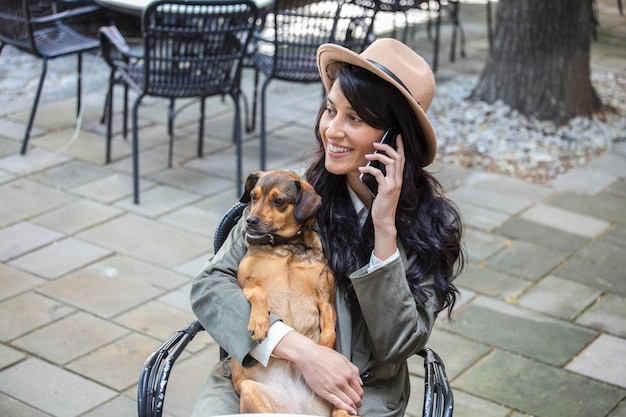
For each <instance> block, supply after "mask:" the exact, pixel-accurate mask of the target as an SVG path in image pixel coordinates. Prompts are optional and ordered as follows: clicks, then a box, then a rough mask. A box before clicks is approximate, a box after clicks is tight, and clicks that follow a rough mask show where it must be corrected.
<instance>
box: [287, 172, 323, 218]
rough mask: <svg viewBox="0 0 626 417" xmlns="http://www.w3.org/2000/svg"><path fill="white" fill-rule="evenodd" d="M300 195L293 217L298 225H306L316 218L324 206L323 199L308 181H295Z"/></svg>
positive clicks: (297, 198)
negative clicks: (312, 218) (318, 211)
mask: <svg viewBox="0 0 626 417" xmlns="http://www.w3.org/2000/svg"><path fill="white" fill-rule="evenodd" d="M294 183H295V185H296V189H297V190H298V195H297V197H296V202H295V204H294V209H293V216H294V217H295V218H296V221H297V222H298V223H305V222H306V221H307V220H309V219H310V218H311V217H313V216H315V213H317V210H319V208H320V207H321V205H322V197H320V196H319V194H317V193H316V192H315V189H314V188H313V186H312V185H311V184H309V183H308V182H306V181H301V180H296V181H294Z"/></svg>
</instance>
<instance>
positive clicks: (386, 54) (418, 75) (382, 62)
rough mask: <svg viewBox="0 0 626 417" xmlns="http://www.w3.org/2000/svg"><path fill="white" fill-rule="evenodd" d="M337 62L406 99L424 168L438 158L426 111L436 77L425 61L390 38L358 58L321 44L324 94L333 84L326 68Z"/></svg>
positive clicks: (321, 72)
mask: <svg viewBox="0 0 626 417" xmlns="http://www.w3.org/2000/svg"><path fill="white" fill-rule="evenodd" d="M338 62H345V63H348V64H352V65H355V66H357V67H361V68H365V69H366V70H368V71H370V72H372V73H374V74H376V75H377V76H379V77H380V78H382V79H384V80H386V81H389V82H390V83H391V84H393V85H394V86H395V87H396V88H397V89H398V90H399V91H400V92H401V93H402V94H403V95H404V97H406V99H407V101H408V102H409V105H410V106H411V108H412V109H413V112H414V113H415V115H416V116H417V120H418V121H419V124H420V126H421V127H422V130H423V131H424V135H425V138H426V154H425V155H424V166H428V165H430V164H431V163H432V162H433V160H434V159H435V156H436V155H437V136H436V135H435V131H434V130H433V126H432V125H431V124H430V120H428V116H426V111H427V110H428V108H429V107H430V103H431V102H432V101H433V96H434V95H435V76H434V75H433V72H432V70H431V69H430V66H429V65H428V63H427V62H426V61H425V60H424V58H422V57H421V56H419V55H418V54H417V53H415V52H414V51H413V50H412V49H411V48H409V47H408V46H406V45H405V44H403V43H402V42H400V41H397V40H395V39H392V38H380V39H377V40H375V41H374V42H373V43H372V44H371V45H370V46H369V47H368V48H367V49H366V50H365V51H363V52H362V53H361V54H357V53H356V52H354V51H351V50H350V49H347V48H344V47H343V46H340V45H336V44H332V43H326V44H323V45H321V46H320V47H319V48H318V50H317V68H318V69H319V72H320V75H321V77H322V82H323V83H324V88H326V91H329V90H330V88H331V86H332V82H333V79H332V76H333V74H332V73H331V74H329V73H328V71H331V69H330V68H329V65H331V64H333V63H338Z"/></svg>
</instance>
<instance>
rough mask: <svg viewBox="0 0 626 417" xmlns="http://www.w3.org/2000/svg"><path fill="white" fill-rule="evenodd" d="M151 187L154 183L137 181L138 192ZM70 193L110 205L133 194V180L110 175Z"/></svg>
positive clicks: (119, 175) (122, 175)
mask: <svg viewBox="0 0 626 417" xmlns="http://www.w3.org/2000/svg"><path fill="white" fill-rule="evenodd" d="M152 186H154V183H152V182H151V181H147V180H144V179H140V180H139V189H140V190H145V189H146V188H149V187H152ZM72 192H73V193H76V194H79V195H81V196H83V197H87V198H91V199H93V200H97V201H99V202H101V203H105V204H110V203H113V202H114V201H117V200H119V199H121V198H124V197H129V196H131V195H132V194H133V180H132V177H131V176H128V175H125V174H119V173H118V174H111V175H109V176H106V177H104V178H100V179H97V180H95V181H90V182H89V183H87V184H84V185H81V186H78V187H76V188H73V189H72Z"/></svg>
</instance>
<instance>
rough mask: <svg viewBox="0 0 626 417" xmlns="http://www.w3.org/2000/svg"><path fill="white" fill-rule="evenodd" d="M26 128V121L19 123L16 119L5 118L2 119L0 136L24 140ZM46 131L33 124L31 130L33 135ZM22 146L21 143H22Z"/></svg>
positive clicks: (18, 140) (19, 140)
mask: <svg viewBox="0 0 626 417" xmlns="http://www.w3.org/2000/svg"><path fill="white" fill-rule="evenodd" d="M25 129H26V124H25V123H19V122H17V121H15V120H10V119H5V118H3V119H2V120H1V121H0V136H2V137H4V138H7V139H13V140H14V141H16V142H22V140H23V139H24V130H25ZM44 132H45V130H44V129H41V128H39V127H37V126H33V128H32V130H31V135H32V136H33V137H36V136H39V135H41V134H43V133H44ZM20 146H21V145H20Z"/></svg>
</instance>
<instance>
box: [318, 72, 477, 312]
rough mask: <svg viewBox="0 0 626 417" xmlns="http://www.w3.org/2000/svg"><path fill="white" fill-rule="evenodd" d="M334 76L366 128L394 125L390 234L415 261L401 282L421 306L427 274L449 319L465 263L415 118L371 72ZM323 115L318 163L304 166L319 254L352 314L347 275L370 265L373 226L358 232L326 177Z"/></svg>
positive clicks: (340, 184) (457, 219)
mask: <svg viewBox="0 0 626 417" xmlns="http://www.w3.org/2000/svg"><path fill="white" fill-rule="evenodd" d="M334 65H337V64H334ZM333 73H334V74H335V75H334V79H335V82H339V85H340V87H341V90H342V91H343V94H344V95H345V97H346V99H347V100H348V101H349V102H350V104H351V105H352V107H353V108H354V110H355V111H356V113H357V114H358V115H359V117H360V118H361V119H362V120H363V121H364V122H365V123H367V124H368V125H370V126H372V127H375V128H377V129H388V128H390V127H394V126H395V127H397V128H398V129H399V131H400V132H401V134H402V141H403V144H404V151H405V156H406V163H405V167H404V178H403V182H402V191H401V194H400V201H399V203H398V208H397V210H396V228H397V230H398V239H399V240H400V242H401V243H402V245H403V247H404V248H405V250H406V252H407V255H408V256H412V255H416V256H417V262H415V263H413V264H412V265H411V267H410V268H409V270H408V271H406V279H407V282H408V283H409V286H410V288H411V291H412V292H413V295H414V297H415V298H416V300H420V301H424V300H425V299H426V297H428V294H426V293H425V291H424V290H423V289H422V288H421V287H420V282H421V280H422V279H423V277H425V276H427V275H430V274H432V275H433V277H434V283H435V290H436V291H437V292H438V293H440V294H441V295H442V296H443V297H444V298H445V302H444V305H443V306H442V308H443V309H446V308H447V310H448V315H450V314H451V312H452V308H453V307H454V304H455V302H456V297H457V292H458V291H457V289H456V287H455V286H454V284H453V283H452V280H453V279H454V278H456V277H457V276H458V275H459V274H460V272H461V270H462V269H463V267H464V265H465V255H464V250H463V246H462V222H461V216H460V213H459V211H458V210H457V208H456V207H455V205H454V204H453V203H452V202H451V201H450V200H448V199H447V198H446V197H445V196H444V194H443V189H442V187H441V185H440V183H439V182H438V181H437V180H436V179H435V178H434V177H433V175H432V174H431V173H429V172H428V171H426V170H425V169H424V168H423V165H424V163H423V161H424V154H425V152H424V148H423V144H424V143H425V139H424V134H423V132H422V129H421V127H420V125H419V123H418V121H417V118H416V117H415V114H414V113H413V111H412V110H411V107H410V106H409V105H407V102H406V99H405V98H404V96H403V95H402V94H401V93H400V92H399V91H398V90H397V89H396V87H394V86H393V85H392V84H390V83H388V82H386V81H384V80H382V79H381V78H379V77H377V76H376V75H374V74H373V73H371V72H369V71H367V70H365V69H363V68H360V67H357V66H353V65H350V64H340V65H337V66H336V67H335V68H333ZM324 111H326V105H325V104H324V105H323V106H322V108H321V109H320V112H319V114H318V117H317V124H316V127H315V135H316V138H317V141H318V144H319V149H318V151H317V152H318V158H317V159H316V160H315V161H314V162H313V163H312V164H311V165H310V166H309V168H308V170H307V173H306V177H307V179H308V181H310V182H311V184H312V185H313V186H314V187H315V189H316V191H317V192H318V193H319V194H320V195H321V197H322V201H324V204H323V205H322V208H321V210H320V211H319V212H318V215H317V221H318V225H319V228H320V235H321V239H322V243H323V247H324V253H325V255H326V257H327V258H328V261H329V266H330V268H331V269H332V271H333V273H334V274H335V277H336V282H337V285H338V286H340V287H343V288H345V289H346V293H347V294H348V300H349V302H350V308H351V309H352V311H353V313H356V312H358V311H359V309H360V307H359V306H358V302H357V300H356V295H355V293H354V289H353V288H352V284H351V282H350V279H349V278H348V276H349V275H350V274H351V273H352V272H354V271H356V270H357V269H358V268H360V267H362V266H363V265H366V264H367V263H368V262H369V259H370V255H371V253H372V250H373V248H374V228H373V224H372V221H371V217H369V218H368V220H367V221H366V223H365V226H364V227H363V229H361V227H360V226H359V224H358V220H357V215H356V212H355V210H354V207H353V205H352V202H351V199H350V195H349V194H348V191H347V187H348V186H347V178H346V176H345V175H335V174H332V173H330V172H328V171H327V170H326V168H325V152H324V146H323V143H322V137H321V135H320V132H319V123H320V118H321V117H322V115H323V113H324Z"/></svg>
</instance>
